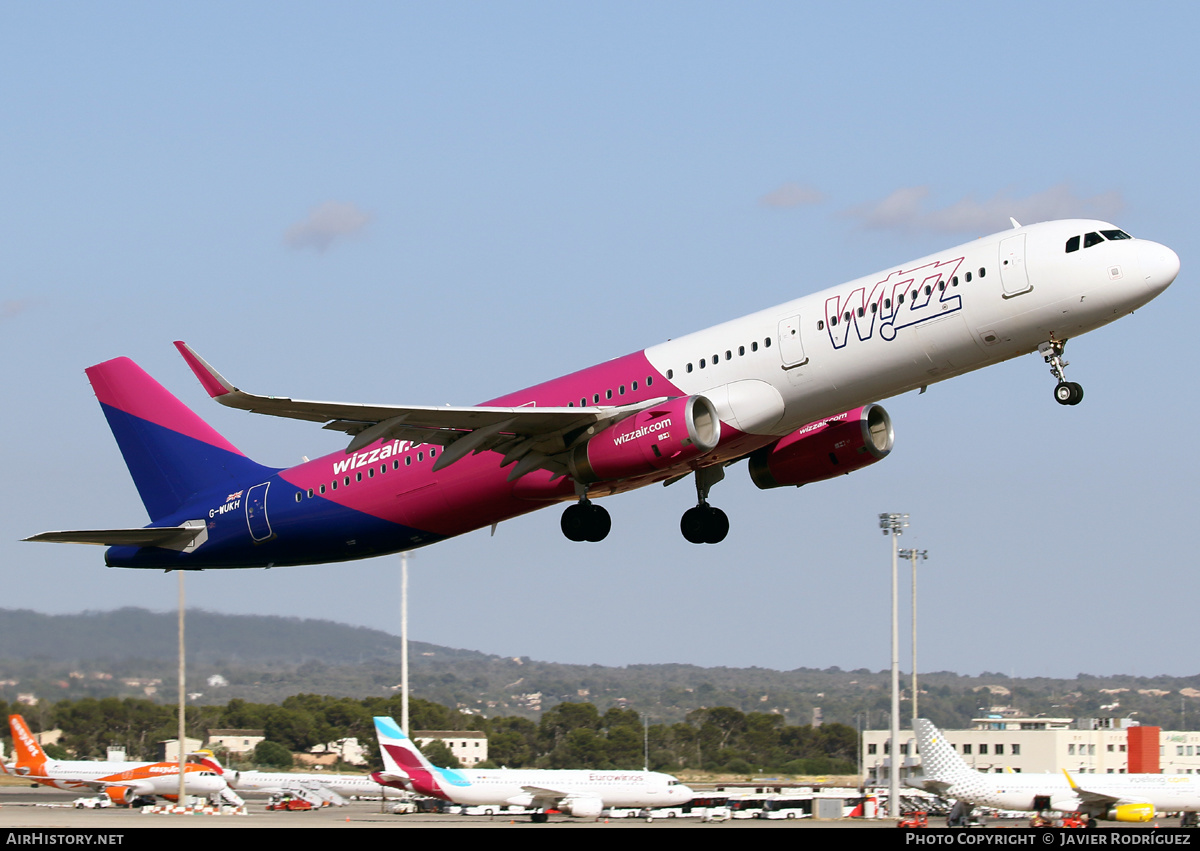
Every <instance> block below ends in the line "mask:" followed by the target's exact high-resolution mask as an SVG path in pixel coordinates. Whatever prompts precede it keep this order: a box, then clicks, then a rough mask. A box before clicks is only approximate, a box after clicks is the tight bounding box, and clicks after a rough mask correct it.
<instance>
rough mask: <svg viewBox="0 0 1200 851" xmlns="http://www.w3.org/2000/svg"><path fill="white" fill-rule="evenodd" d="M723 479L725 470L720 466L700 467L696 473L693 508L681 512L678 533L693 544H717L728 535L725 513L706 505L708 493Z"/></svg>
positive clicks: (727, 519)
mask: <svg viewBox="0 0 1200 851" xmlns="http://www.w3.org/2000/svg"><path fill="white" fill-rule="evenodd" d="M723 478H725V468H724V467H723V466H721V465H720V464H716V465H714V466H712V467H701V468H700V469H699V470H697V471H696V501H697V503H698V504H697V505H696V507H695V508H689V509H688V510H687V511H685V512H683V519H682V520H680V521H679V531H681V532H683V537H685V538H687V540H688V541H689V542H691V543H693V544H719V543H721V541H723V540H725V536H726V535H728V534H729V518H728V517H727V516H726V514H725V512H724V511H722V510H721V509H719V508H715V507H713V506H711V505H709V504H708V491H709V489H710V488H711V487H712V486H713V485H715V484H716V483H717V482H719V481H721V479H723Z"/></svg>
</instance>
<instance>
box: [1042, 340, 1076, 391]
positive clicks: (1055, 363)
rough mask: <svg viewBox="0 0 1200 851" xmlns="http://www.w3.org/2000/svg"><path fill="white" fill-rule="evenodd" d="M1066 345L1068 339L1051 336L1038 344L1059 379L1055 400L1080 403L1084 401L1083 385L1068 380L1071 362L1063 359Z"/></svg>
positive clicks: (1052, 371) (1055, 388) (1055, 389)
mask: <svg viewBox="0 0 1200 851" xmlns="http://www.w3.org/2000/svg"><path fill="white" fill-rule="evenodd" d="M1066 347H1067V341H1066V340H1055V339H1053V338H1051V339H1050V340H1048V341H1047V342H1045V343H1042V344H1041V345H1039V346H1038V354H1040V355H1041V356H1042V358H1043V359H1044V360H1045V361H1046V363H1048V364H1050V372H1051V373H1052V374H1053V375H1054V377H1055V378H1057V379H1058V384H1056V385H1055V387H1054V401H1055V402H1058V404H1060V405H1078V404H1079V403H1080V402H1082V401H1083V387H1082V386H1081V385H1079V384H1077V383H1076V382H1074V381H1067V376H1066V372H1065V370H1066V368H1067V367H1068V366H1069V365H1070V364H1069V363H1068V362H1067V361H1066V360H1063V350H1064V349H1065V348H1066Z"/></svg>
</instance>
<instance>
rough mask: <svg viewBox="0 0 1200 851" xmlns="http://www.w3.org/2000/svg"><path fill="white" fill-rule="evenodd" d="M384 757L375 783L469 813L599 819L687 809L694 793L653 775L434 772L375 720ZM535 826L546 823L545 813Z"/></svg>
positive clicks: (384, 722) (391, 726) (392, 729)
mask: <svg viewBox="0 0 1200 851" xmlns="http://www.w3.org/2000/svg"><path fill="white" fill-rule="evenodd" d="M375 732H376V733H377V734H378V736H379V750H380V752H381V753H382V756H383V771H377V772H376V773H375V774H373V775H372V777H374V778H375V779H376V780H377V782H379V783H381V784H385V785H395V786H399V787H401V788H406V789H410V790H411V791H413V792H417V793H419V794H421V795H428V796H430V797H432V798H440V799H442V800H443V801H451V802H453V803H456V804H464V805H466V806H471V807H487V806H494V807H496V808H497V811H499V808H500V807H505V806H514V807H524V808H526V809H530V808H539V809H542V810H547V809H556V810H559V811H560V812H563V813H566V814H567V815H569V816H575V817H576V818H599V817H600V813H601V811H602V810H603V809H604V808H605V807H636V808H641V807H670V806H678V805H680V804H686V803H687V802H688V801H690V800H691V799H692V798H693V797H694V793H693V792H692V790H691V789H690V788H689V787H687V786H685V785H684V784H682V783H680V782H679V781H678V780H676V779H675V778H674V777H672V776H671V775H669V774H661V773H659V772H657V771H587V770H579V771H576V770H563V769H549V768H530V769H525V768H511V769H510V768H498V769H483V768H474V769H461V770H459V769H452V768H437V767H435V766H434V765H433V764H432V763H431V762H430V761H429V760H428V759H426V758H425V755H424V754H422V753H421V752H420V751H419V750H418V749H417V746H416V745H414V744H413V742H412V740H411V739H410V738H408V736H406V735H404V732H403V731H402V730H401V729H400V726H399V725H398V724H397V723H396V722H395V721H393V720H392V719H391V718H386V717H381V716H376V718H375ZM533 820H534V821H537V822H544V821H545V820H546V813H545V812H541V813H535V814H534V816H533Z"/></svg>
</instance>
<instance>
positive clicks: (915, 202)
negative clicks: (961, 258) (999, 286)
mask: <svg viewBox="0 0 1200 851" xmlns="http://www.w3.org/2000/svg"><path fill="white" fill-rule="evenodd" d="M928 197H929V187H928V186H910V187H905V188H903V189H897V190H896V191H895V192H893V193H892V194H891V195H889V196H887V197H886V198H884V199H883V200H881V201H877V202H874V203H870V204H863V205H860V206H858V207H852V208H851V209H849V210H847V211H846V212H845V215H847V216H850V217H851V218H856V219H858V220H859V221H860V222H861V223H862V225H863V227H866V228H872V229H877V230H904V231H915V230H926V231H939V232H943V233H953V232H970V233H974V232H979V231H988V230H1000V229H1003V228H1005V227H1007V226H1008V219H1009V217H1010V216H1011V217H1012V218H1014V219H1016V220H1017V221H1019V222H1020V223H1021V224H1023V225H1028V224H1033V223H1035V222H1044V221H1047V220H1049V219H1068V218H1101V219H1110V218H1112V217H1114V216H1115V215H1116V214H1117V213H1119V212H1120V211H1121V210H1122V209H1123V208H1124V206H1125V201H1124V199H1123V198H1122V197H1121V194H1120V193H1119V192H1106V193H1103V194H1101V195H1093V196H1092V197H1090V198H1084V197H1081V196H1079V195H1077V194H1076V193H1075V192H1074V191H1073V190H1072V189H1071V187H1070V186H1068V185H1067V184H1065V183H1060V184H1058V185H1057V186H1052V187H1050V188H1049V189H1046V190H1044V191H1042V192H1038V193H1036V194H1034V195H1029V196H1027V197H1025V198H1014V197H1013V196H1012V195H1010V194H1008V193H1004V192H1001V193H997V194H996V195H994V196H992V197H991V198H988V199H985V200H982V201H980V200H977V199H975V198H973V197H971V196H967V197H966V198H963V199H961V200H959V201H955V202H954V203H953V204H950V205H949V206H947V207H943V208H941V209H935V210H929V209H926V200H927V199H928Z"/></svg>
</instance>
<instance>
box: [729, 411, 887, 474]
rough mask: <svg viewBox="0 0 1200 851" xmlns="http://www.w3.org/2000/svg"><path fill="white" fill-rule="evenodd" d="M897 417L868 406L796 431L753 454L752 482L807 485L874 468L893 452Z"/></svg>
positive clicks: (751, 457) (751, 461)
mask: <svg viewBox="0 0 1200 851" xmlns="http://www.w3.org/2000/svg"><path fill="white" fill-rule="evenodd" d="M894 439H895V436H894V435H893V433H892V418H891V417H889V416H888V413H887V411H885V410H884V409H883V408H882V407H881V406H879V405H866V406H864V407H862V408H855V409H854V410H852V411H846V412H845V413H844V414H838V415H837V416H834V417H829V418H828V419H824V420H818V421H817V422H813V423H809V424H808V425H806V426H803V427H801V428H798V429H796V430H795V431H794V432H792V433H791V434H789V435H787V436H786V437H782V438H780V439H779V440H777V441H776V442H775V443H773V444H771V445H770V446H764V447H763V448H762V449H758V450H756V451H754V452H753V453H751V455H750V478H751V479H753V480H754V484H755V485H757V486H758V487H760V488H762V489H763V490H766V489H768V488H779V487H783V486H785V485H795V486H796V487H800V486H801V485H807V484H809V483H810V482H820V481H823V480H825V479H832V478H833V477H834V476H841V475H845V474H846V473H851V472H853V471H855V470H858V469H861V468H863V467H867V466H869V465H871V464H874V463H875V462H876V461H879V460H882V459H883V458H886V457H887V454H888V453H889V452H891V451H892V443H893V442H894Z"/></svg>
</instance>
